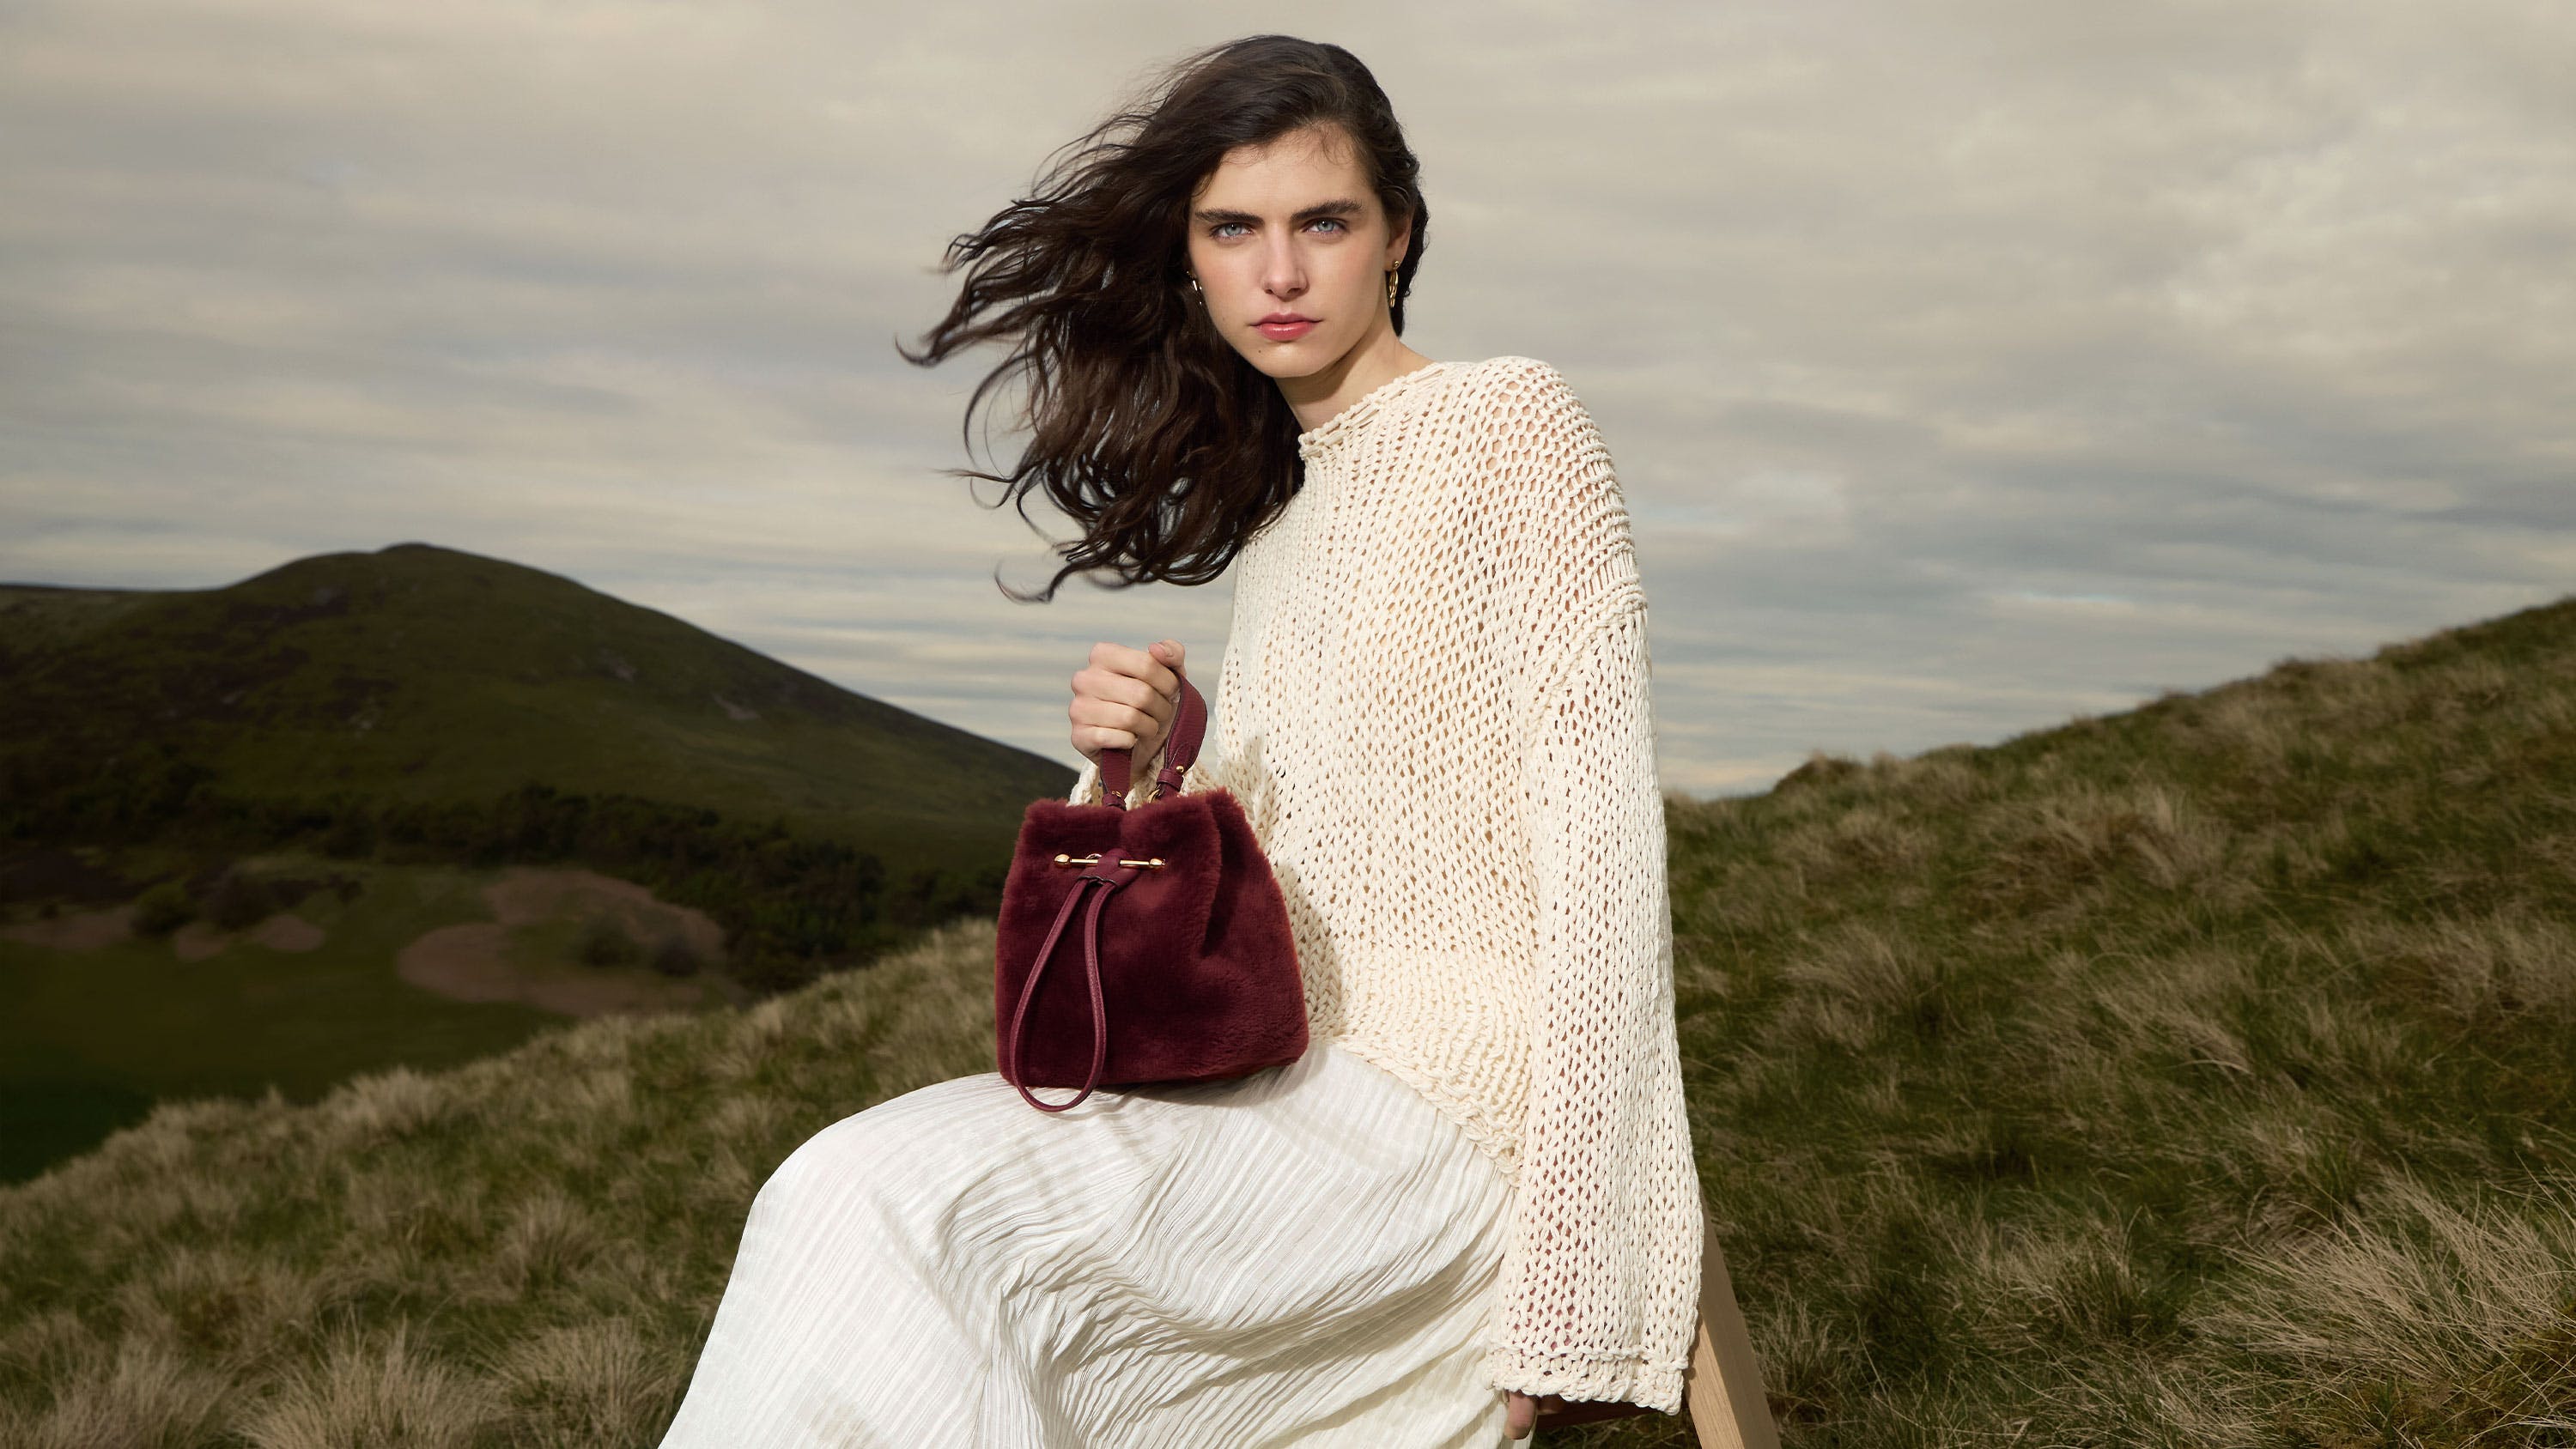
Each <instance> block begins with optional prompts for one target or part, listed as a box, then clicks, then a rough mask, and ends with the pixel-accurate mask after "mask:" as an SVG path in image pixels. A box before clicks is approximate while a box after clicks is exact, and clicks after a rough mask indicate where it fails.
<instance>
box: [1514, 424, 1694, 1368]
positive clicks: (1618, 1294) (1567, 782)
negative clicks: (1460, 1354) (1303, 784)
mask: <svg viewBox="0 0 2576 1449" xmlns="http://www.w3.org/2000/svg"><path fill="white" fill-rule="evenodd" d="M1538 381H1539V383H1540V387H1539V389H1538V391H1539V394H1540V396H1542V397H1545V396H1548V395H1551V394H1552V395H1554V396H1555V397H1556V404H1555V412H1556V413H1557V415H1558V416H1559V418H1560V422H1561V424H1562V426H1563V428H1564V430H1565V431H1566V432H1567V434H1568V438H1567V439H1565V440H1560V441H1558V442H1556V443H1553V444H1550V443H1546V442H1542V443H1541V444H1539V445H1538V449H1537V451H1538V457H1539V460H1540V463H1541V473H1542V478H1541V486H1542V487H1544V488H1545V490H1546V498H1545V499H1544V500H1543V501H1542V502H1541V503H1540V504H1539V505H1538V512H1537V518H1536V521H1537V522H1539V523H1540V524H1541V525H1543V526H1542V527H1541V528H1540V529H1539V530H1538V531H1537V532H1536V534H1535V535H1534V536H1535V537H1538V538H1540V539H1542V540H1543V541H1544V543H1543V547H1546V548H1551V549H1559V550H1573V551H1575V552H1571V553H1568V554H1566V555H1565V556H1564V557H1563V558H1562V559H1561V560H1560V564H1561V565H1562V566H1560V567H1552V568H1550V569H1549V570H1547V576H1546V581H1545V582H1544V583H1542V584H1539V585H1537V586H1536V587H1537V588H1538V590H1539V592H1540V593H1542V594H1551V593H1552V594H1553V595H1554V596H1553V597H1552V598H1543V599H1542V600H1541V601H1540V606H1541V607H1543V608H1545V609H1546V610H1548V611H1549V613H1550V614H1552V615H1553V617H1552V618H1547V619H1546V620H1545V621H1544V622H1543V623H1540V624H1539V625H1538V626H1537V627H1538V629H1539V633H1538V635H1537V637H1541V638H1544V639H1547V640H1549V641H1551V642H1550V644H1549V645H1548V646H1547V647H1546V648H1545V652H1544V654H1543V655H1542V658H1544V659H1545V660H1546V662H1545V663H1544V664H1543V665H1540V666H1538V667H1536V668H1535V670H1534V677H1535V678H1536V679H1537V681H1538V684H1537V693H1536V698H1535V702H1534V704H1533V706H1532V710H1531V714H1530V716H1529V720H1528V725H1527V727H1526V738H1527V740H1528V743H1527V746H1526V749H1525V751H1524V754H1523V763H1522V768H1521V777H1520V778H1521V798H1520V808H1521V812H1522V819H1523V823H1524V825H1525V828H1526V830H1527V834H1528V839H1529V842H1530V862H1531V868H1532V871H1533V874H1534V885H1535V890H1536V907H1537V913H1536V918H1537V925H1538V929H1537V949H1538V956H1537V961H1536V972H1535V996H1534V999H1533V1001H1532V1003H1531V1012H1532V1016H1531V1022H1530V1041H1531V1057H1530V1063H1529V1082H1530V1087H1529V1093H1530V1095H1529V1102H1528V1106H1527V1109H1526V1114H1527V1115H1526V1118H1525V1121H1524V1124H1523V1128H1522V1134H1521V1148H1520V1163H1519V1166H1518V1169H1517V1174H1516V1190H1515V1194H1514V1205H1513V1210H1512V1219H1513V1220H1512V1226H1511V1231H1510V1234H1509V1236H1508V1238H1507V1239H1506V1243H1505V1249H1504V1258H1503V1264H1502V1270H1501V1273H1500V1276H1499V1279H1498V1281H1497V1284H1496V1288H1495V1295H1496V1296H1495V1306H1494V1312H1493V1315H1492V1319H1491V1323H1492V1330H1491V1334H1490V1339H1491V1347H1490V1350H1489V1354H1488V1359H1487V1370H1488V1375H1489V1379H1490V1381H1491V1383H1492V1384H1493V1385H1494V1387H1496V1388H1502V1389H1515V1390H1518V1391H1520V1392H1522V1393H1526V1394H1531V1395H1544V1394H1555V1395H1558V1396H1560V1397H1562V1398H1566V1399H1596V1400H1597V1399H1619V1400H1625V1401H1628V1402H1631V1403H1639V1404H1645V1405H1648V1406H1651V1407H1653V1408H1657V1409H1661V1410H1663V1411H1664V1412H1666V1413H1678V1412H1679V1411H1680V1409H1681V1390H1682V1372H1683V1369H1684V1367H1685V1366H1686V1365H1687V1363H1688V1361H1689V1354H1690V1347H1691V1337H1692V1332H1693V1329H1694V1327H1695V1326H1696V1323H1697V1317H1698V1305H1699V1286H1700V1285H1699V1271H1700V1253H1701V1244H1702V1231H1703V1224H1702V1219H1701V1204H1700V1188H1699V1176H1698V1168H1697V1166H1696V1163H1695V1161H1694V1159H1693V1156H1692V1152H1691V1141H1690V1124H1689V1119H1688V1116H1687V1114H1686V1111H1685V1108H1684V1102H1683V1097H1682V1081H1681V1061H1680V1048H1679V1043H1678V1040H1677V1036H1676V1030H1675V1021H1674V1006H1673V959H1672V950H1673V945H1672V915H1671V903H1670V898H1669V896H1668V894H1667V885H1666V872H1665V838H1664V814H1663V796H1662V790H1661V787H1660V785H1659V783H1658V777H1657V771H1656V760H1655V730H1654V715H1653V705H1652V698H1651V692H1650V675H1651V659H1650V656H1649V654H1648V650H1647V642H1646V597H1645V593H1644V590H1643V587H1642V586H1641V584H1640V583H1639V582H1638V579H1637V575H1636V571H1635V564H1634V558H1633V551H1632V549H1631V548H1630V546H1629V539H1628V525H1627V514H1626V510H1625V508H1624V506H1623V505H1622V504H1621V501H1620V498H1619V492H1618V488H1617V484H1616V481H1615V480H1614V479H1612V478H1611V477H1610V476H1609V473H1608V460H1607V454H1606V452H1605V451H1603V450H1602V449H1601V448H1600V445H1599V441H1598V436H1597V434H1596V433H1594V432H1593V430H1592V428H1591V425H1590V420H1589V419H1588V417H1585V416H1583V414H1582V412H1581V408H1580V405H1579V404H1571V398H1570V394H1567V393H1565V392H1564V388H1563V381H1562V379H1561V378H1556V377H1555V376H1554V375H1553V374H1552V373H1549V374H1547V375H1546V376H1545V377H1543V378H1541V379H1539V380H1538ZM1569 406H1570V411H1569V410H1568V409H1569ZM1550 473H1552V474H1553V476H1552V477H1551V476H1546V475H1548V474H1550Z"/></svg>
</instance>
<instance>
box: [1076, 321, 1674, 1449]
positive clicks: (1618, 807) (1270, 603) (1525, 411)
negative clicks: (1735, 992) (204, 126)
mask: <svg viewBox="0 0 2576 1449" xmlns="http://www.w3.org/2000/svg"><path fill="white" fill-rule="evenodd" d="M1297 447H1298V452H1299V454H1300V456H1301V457H1302V458H1303V459H1304V461H1305V467H1306V472H1305V483H1304V486H1303V487H1302V488H1301V490H1300V491H1299V492H1298V493H1297V495H1296V496H1295V498H1293V499H1292V500H1291V501H1290V502H1289V504H1288V506H1287V509H1286V510H1285V511H1284V512H1283V513H1281V514H1280V515H1279V516H1278V517H1277V518H1276V519H1274V520H1273V521H1272V522H1271V524H1270V525H1269V526H1268V527H1266V528H1264V529H1263V530H1262V531H1261V532H1260V533H1258V534H1256V535H1255V536H1254V537H1253V538H1251V539H1250V540H1249V541H1248V542H1247V543H1246V545H1245V547H1244V548H1243V550H1242V552H1241V553H1240V554H1239V555H1238V557H1237V559H1236V562H1235V568H1236V577H1235V585H1234V623H1233V635H1232V637H1231V638H1230V639H1229V640H1228V641H1227V645H1226V651H1225V658H1224V663H1223V668H1222V673H1221V677H1220V680H1219V683H1218V688H1217V694H1216V704H1215V719H1214V727H1213V728H1212V729H1211V730H1210V731H1209V734H1208V737H1207V740H1206V742H1205V743H1204V745H1203V746H1202V748H1201V751H1200V755H1199V758H1198V760H1197V761H1196V762H1195V763H1194V764H1193V765H1192V766H1191V768H1190V770H1189V772H1188V774H1187V775H1186V777H1185V779H1184V789H1185V790H1204V789H1224V790H1229V791H1232V792H1233V793H1234V795H1235V797H1236V798H1237V799H1238V800H1239V801H1241V802H1242V805H1243V808H1244V811H1245V814H1246V815H1247V816H1248V817H1249V818H1250V820H1251V823H1252V827H1253V831H1254V833H1255V834H1256V836H1257V837H1258V838H1259V839H1260V841H1261V845H1262V849H1263V851H1264V853H1266V854H1267V855H1268V857H1269V859H1270V864H1271V866H1272V869H1273V870H1274V871H1275V872H1276V873H1277V875H1278V879H1279V885H1280V889H1281V890H1282V892H1283V893H1284V894H1285V895H1286V897H1287V903H1288V914H1289V919H1290V921H1291V923H1292V925H1293V927H1294V931H1295V937H1296V943H1297V953H1298V957H1299V961H1300V964H1301V966H1302V969H1303V971H1304V974H1305V987H1306V1001H1307V1010H1308V1015H1309V1018H1310V1021H1311V1024H1312V1032H1313V1034H1314V1035H1316V1036H1319V1037H1330V1038H1333V1039H1335V1040H1337V1041H1339V1042H1340V1043H1341V1044H1342V1045H1344V1046H1345V1047H1347V1048H1348V1049H1350V1050H1351V1051H1353V1052H1356V1053H1358V1054H1360V1055H1362V1056H1364V1057H1366V1058H1367V1059H1369V1060H1370V1061H1373V1062H1375V1063H1377V1064H1378V1065H1380V1066H1382V1067H1384V1068H1386V1069H1387V1070H1388V1071H1390V1072H1393V1073H1394V1074H1395V1075H1397V1076H1398V1077H1400V1078H1402V1079H1403V1080H1404V1081H1406V1082H1408V1083H1410V1084H1411V1085H1412V1086H1414V1087H1415V1088H1417V1089H1418V1090H1420V1091H1421V1092H1422V1094H1423V1095H1424V1096H1426V1097H1428V1098H1429V1099H1430V1100H1431V1101H1432V1103H1433V1104H1434V1105H1436V1106H1437V1107H1439V1108H1440V1110H1441V1111H1443V1112H1446V1113H1447V1114H1449V1116H1450V1117H1452V1118H1453V1119H1455V1120H1456V1121H1457V1122H1458V1124H1459V1125H1460V1126H1461V1127H1463V1128H1464V1129H1466V1132H1467V1134H1468V1136H1469V1137H1470V1138H1472V1139H1473V1140H1474V1141H1475V1142H1476V1143H1477V1144H1478V1145H1479V1146H1481V1147H1482V1148H1483V1149H1484V1150H1485V1151H1486V1152H1488V1153H1489V1154H1491V1155H1492V1157H1493V1158H1494V1159H1495V1161H1496V1162H1497V1163H1498V1164H1499V1165H1500V1166H1501V1167H1502V1169H1503V1171H1504V1172H1505V1174H1506V1175H1507V1176H1508V1177H1509V1178H1510V1179H1511V1180H1512V1182H1513V1184H1514V1188H1515V1191H1514V1194H1513V1203H1514V1207H1513V1210H1512V1211H1513V1222H1512V1226H1511V1230H1510V1236H1509V1239H1508V1247H1507V1248H1506V1251H1505V1256H1504V1261H1503V1267H1502V1271H1501V1274H1500V1278H1499V1281H1498V1282H1497V1284H1496V1287H1495V1298H1494V1306H1493V1311H1492V1314H1491V1316H1490V1318H1489V1319H1488V1324H1489V1327H1488V1335H1487V1336H1488V1340H1489V1343H1490V1349H1489V1353H1488V1358H1487V1367H1488V1370H1489V1373H1490V1376H1491V1379H1492V1382H1493V1385H1494V1386H1495V1387H1496V1388H1500V1389H1517V1390H1519V1391H1521V1392H1523V1393H1527V1394H1533V1395H1538V1394H1559V1395H1562V1396H1564V1397H1565V1398H1568V1399H1623V1400H1627V1401H1629V1402H1632V1403H1640V1404H1649V1405H1652V1406H1654V1407H1656V1408H1659V1409H1662V1410H1664V1411H1666V1412H1668V1413H1670V1412H1678V1411H1679V1409H1680V1407H1681V1386H1682V1369H1683V1367H1684V1365H1685V1364H1686V1363H1687V1361H1688V1357H1689V1352H1690V1345H1691V1335H1692V1330H1693V1328H1694V1325H1695V1324H1696V1322H1697V1314H1698V1304H1699V1269H1700V1244H1701V1218H1700V1193H1699V1179H1698V1176H1697V1168H1696V1167H1695V1165H1694V1163H1693V1159H1692V1155H1691V1142H1690V1127H1689V1122H1688V1119H1687V1118H1686V1116H1685V1115H1684V1111H1683V1103H1682V1082H1681V1065H1680V1059H1679V1058H1680V1052H1679V1046H1678V1043H1677V1041H1676V1037H1675V1028H1674V1020H1673V965H1672V917H1671V914H1670V909H1669V901H1668V898H1667V896H1666V893H1665V864H1664V860H1665V855H1664V816H1663V797H1662V792H1661V789H1660V787H1659V785H1658V783H1657V776H1656V768H1655V738H1654V719H1653V711H1652V706H1651V703H1650V699H1649V690H1648V667H1649V660H1648V655H1647V649H1646V595H1645V591H1644V589H1643V588H1642V587H1641V585H1640V583H1639V580H1638V573H1637V565H1636V555H1635V551H1634V548H1633V547H1632V544H1631V541H1630V534H1629V526H1628V512H1627V506H1626V503H1625V500H1624V498H1623V497H1622V495H1621V492H1620V489H1619V484H1618V481H1617V479H1616V477H1615V476H1614V475H1613V473H1612V470H1611V462H1610V454H1609V450H1608V449H1607V448H1606V447H1605V446H1604V445H1603V443H1602V440H1601V435H1600V433H1599V431H1598V429H1596V428H1595V427H1594V425H1593V422H1592V419H1591V416H1590V414H1589V413H1587V412H1586V411H1585V409H1584V407H1583V404H1582V403H1581V402H1580V401H1579V400H1577V398H1576V397H1575V395H1574V392H1573V390H1572V389H1571V388H1570V387H1569V386H1568V385H1567V384H1566V381H1565V379H1564V377H1563V376H1562V375H1560V374H1559V373H1558V372H1557V371H1556V370H1555V369H1554V368H1552V367H1549V366H1548V365H1547V364H1545V363H1543V362H1539V361H1536V360H1534V359H1531V358H1527V357H1513V356H1504V357H1495V358H1489V359H1487V360H1485V361H1483V362H1477V363H1448V362H1436V363H1433V364H1431V365H1429V366H1427V367H1424V368H1421V369H1419V370H1417V371H1414V372H1411V373H1407V374H1404V375H1402V376H1399V377H1397V378H1395V379H1394V380H1393V381H1390V382H1388V383H1385V384H1383V385H1382V386H1380V387H1378V388H1376V389H1375V390H1373V391H1371V392H1370V393H1368V394H1367V395H1366V396H1364V397H1362V398H1361V399H1360V400H1359V401H1357V402H1355V403H1352V404H1351V405H1350V406H1349V407H1347V408H1345V409H1343V410H1342V411H1341V412H1340V413H1338V414H1335V415H1334V416H1333V417H1332V418H1331V419H1329V420H1328V421H1326V422H1325V423H1324V424H1323V425H1322V426H1320V427H1317V428H1315V429H1313V430H1311V431H1309V432H1307V433H1304V434H1302V435H1301V436H1300V437H1299V438H1298V440H1297ZM1161 764H1162V761H1161V750H1160V748H1159V747H1158V748H1157V750H1156V754H1155V758H1154V759H1152V760H1151V761H1149V762H1147V765H1146V766H1145V767H1143V768H1140V769H1138V770H1137V771H1136V773H1135V775H1134V776H1133V779H1134V780H1135V781H1137V782H1140V783H1138V784H1137V787H1136V789H1135V790H1134V791H1131V793H1130V795H1129V797H1128V798H1129V800H1130V802H1131V803H1142V801H1143V798H1144V796H1143V791H1144V790H1145V789H1146V788H1147V784H1146V783H1143V782H1150V780H1151V778H1152V775H1153V772H1154V771H1155V770H1158V769H1160V768H1161ZM1070 798H1071V800H1072V801H1073V803H1075V804H1095V803H1099V802H1100V801H1101V799H1102V794H1101V789H1100V767H1099V765H1098V764H1097V763H1096V762H1091V763H1087V764H1086V765H1085V767H1084V768H1083V771H1082V774H1081V778H1080V779H1079V780H1078V781H1077V783H1076V785H1075V788H1074V790H1073V793H1072V795H1071V797H1070Z"/></svg>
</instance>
